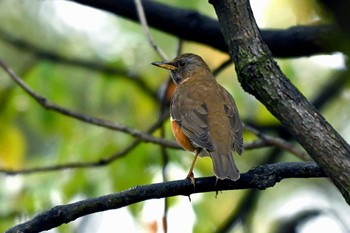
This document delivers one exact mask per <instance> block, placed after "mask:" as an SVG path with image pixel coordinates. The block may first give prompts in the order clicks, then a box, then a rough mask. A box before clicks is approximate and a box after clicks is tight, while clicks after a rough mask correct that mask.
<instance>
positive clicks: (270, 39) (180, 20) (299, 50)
mask: <svg viewBox="0 0 350 233" xmlns="http://www.w3.org/2000/svg"><path fill="white" fill-rule="evenodd" d="M71 1H73V2H77V3H80V4H83V5H86V6H91V7H94V8H97V9H101V10H105V11H108V12H112V13H115V14H117V15H119V16H122V17H125V18H127V19H131V20H133V21H138V16H137V13H136V11H135V3H134V1H130V0H118V1H114V0H99V1H96V0H71ZM142 3H143V7H144V10H145V14H146V17H147V21H148V25H149V26H151V27H153V28H156V29H159V30H162V31H164V32H167V33H169V34H172V35H174V36H177V37H180V38H182V39H184V40H189V41H194V42H198V43H202V44H206V45H209V46H211V47H213V48H216V49H218V50H221V51H224V52H227V51H228V50H227V46H226V44H225V41H224V38H223V36H222V33H221V31H220V28H219V23H218V22H217V21H216V20H214V19H212V18H209V17H207V16H204V15H202V14H200V13H198V12H197V11H194V10H187V9H182V8H177V7H172V6H168V5H165V4H162V3H158V2H155V1H148V0H147V1H145V0H144V1H142ZM261 33H262V37H263V39H264V41H265V42H266V43H267V45H268V46H269V47H270V49H271V51H272V53H273V55H274V56H275V57H281V58H286V57H288V58H291V57H300V56H311V55H315V54H325V53H333V52H336V51H339V49H340V48H339V46H338V44H337V43H333V38H334V37H337V35H338V32H337V30H336V28H335V27H333V26H329V25H327V26H326V25H322V26H297V27H291V28H289V29H286V30H284V29H283V30H278V29H276V30H264V29H263V30H261Z"/></svg>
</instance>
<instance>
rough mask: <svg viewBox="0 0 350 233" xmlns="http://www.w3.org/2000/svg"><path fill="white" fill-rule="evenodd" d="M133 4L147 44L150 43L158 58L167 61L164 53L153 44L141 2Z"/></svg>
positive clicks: (136, 1)
mask: <svg viewBox="0 0 350 233" xmlns="http://www.w3.org/2000/svg"><path fill="white" fill-rule="evenodd" d="M135 4H136V10H137V15H138V17H139V20H140V23H141V25H142V28H143V30H144V32H145V35H146V37H147V39H148V42H149V43H150V45H151V46H152V47H153V48H154V50H156V52H157V53H158V54H159V56H160V57H161V58H162V59H163V60H168V57H167V55H166V54H165V53H164V51H163V50H162V49H161V48H160V47H159V46H158V45H157V44H156V43H155V41H154V40H153V38H152V36H151V33H150V31H149V27H148V24H147V20H146V16H145V11H144V9H143V6H142V2H141V0H135Z"/></svg>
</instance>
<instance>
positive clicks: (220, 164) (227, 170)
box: [210, 150, 240, 181]
mask: <svg viewBox="0 0 350 233" xmlns="http://www.w3.org/2000/svg"><path fill="white" fill-rule="evenodd" d="M210 157H211V159H212V161H213V168H214V174H215V176H216V177H217V178H218V179H221V180H223V179H227V178H229V179H231V180H233V181H236V180H238V179H239V176H240V175H239V171H238V168H237V166H236V164H235V161H234V160H233V157H232V152H231V150H229V152H226V153H222V152H221V151H219V150H215V151H213V152H210Z"/></svg>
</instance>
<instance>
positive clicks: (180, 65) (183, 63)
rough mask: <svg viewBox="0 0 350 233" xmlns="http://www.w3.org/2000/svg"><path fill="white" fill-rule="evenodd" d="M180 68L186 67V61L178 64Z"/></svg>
mask: <svg viewBox="0 0 350 233" xmlns="http://www.w3.org/2000/svg"><path fill="white" fill-rule="evenodd" d="M178 65H179V67H184V66H185V65H186V63H185V62H184V61H179V62H178Z"/></svg>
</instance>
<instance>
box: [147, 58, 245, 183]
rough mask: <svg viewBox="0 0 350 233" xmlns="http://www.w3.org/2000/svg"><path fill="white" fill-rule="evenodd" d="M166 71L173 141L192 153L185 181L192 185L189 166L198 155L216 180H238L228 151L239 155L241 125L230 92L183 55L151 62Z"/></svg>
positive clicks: (203, 65)
mask: <svg viewBox="0 0 350 233" xmlns="http://www.w3.org/2000/svg"><path fill="white" fill-rule="evenodd" d="M152 64H153V65H155V66H159V67H161V68H164V69H167V70H169V71H170V73H171V77H172V79H173V81H174V83H175V84H176V89H175V92H174V95H173V97H172V101H171V105H170V116H171V127H172V131H173V134H174V137H175V139H176V140H177V141H178V143H179V144H180V145H181V146H182V147H183V148H184V149H185V150H187V151H191V152H193V153H194V154H195V158H194V160H193V162H192V165H191V168H190V171H189V172H188V175H187V178H190V179H191V181H192V183H193V184H195V181H194V175H193V167H194V164H195V162H196V159H197V157H198V155H199V156H201V157H203V156H210V158H211V159H212V161H213V168H214V174H215V176H216V177H217V179H226V178H229V179H231V180H234V181H236V180H238V179H239V176H240V175H239V171H238V169H237V166H236V164H235V162H234V160H233V157H232V151H236V152H237V153H238V154H242V151H243V137H242V122H241V120H240V118H239V114H238V110H237V107H236V104H235V102H234V100H233V97H232V96H231V95H230V93H229V92H228V91H227V90H226V89H225V88H223V87H222V86H221V85H220V84H219V83H217V81H216V79H215V77H214V75H213V74H212V72H211V70H210V68H209V67H208V65H207V64H206V63H205V62H204V60H203V59H202V58H201V57H200V56H198V55H195V54H192V53H186V54H182V55H180V56H178V57H176V58H175V59H174V60H172V61H170V62H153V63H152Z"/></svg>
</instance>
